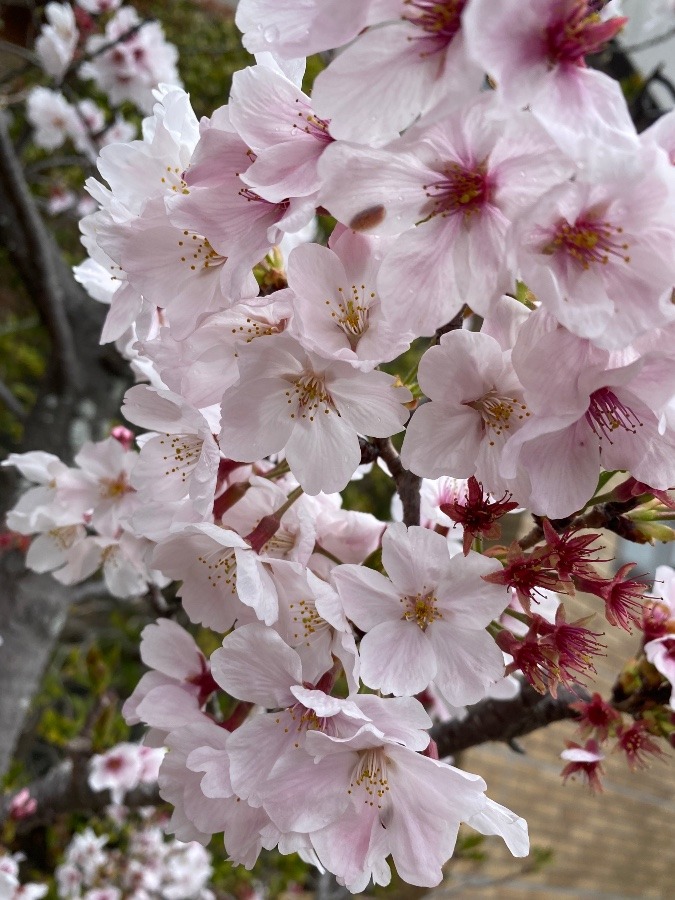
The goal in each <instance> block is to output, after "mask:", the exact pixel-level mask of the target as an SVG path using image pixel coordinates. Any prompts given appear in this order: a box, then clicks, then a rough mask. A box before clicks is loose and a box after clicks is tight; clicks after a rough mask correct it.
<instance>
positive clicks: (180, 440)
mask: <svg viewBox="0 0 675 900" xmlns="http://www.w3.org/2000/svg"><path fill="white" fill-rule="evenodd" d="M159 443H160V444H161V445H162V446H163V447H164V450H165V452H166V456H163V457H162V459H163V460H164V462H165V463H166V464H167V469H166V471H165V472H164V474H165V475H175V474H176V473H177V472H179V473H180V477H181V479H182V480H183V481H187V479H188V477H189V476H190V474H191V473H192V470H193V469H194V467H195V466H196V465H197V463H198V461H199V457H200V455H201V452H202V446H203V444H204V441H203V440H202V439H201V438H199V437H197V435H194V434H174V435H173V436H172V435H170V434H167V436H166V438H162V439H161V440H160V442H159Z"/></svg>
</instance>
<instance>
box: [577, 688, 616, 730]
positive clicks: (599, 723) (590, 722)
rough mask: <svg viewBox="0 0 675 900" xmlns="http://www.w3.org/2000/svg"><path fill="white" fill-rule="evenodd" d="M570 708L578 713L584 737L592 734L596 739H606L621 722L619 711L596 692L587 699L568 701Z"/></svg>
mask: <svg viewBox="0 0 675 900" xmlns="http://www.w3.org/2000/svg"><path fill="white" fill-rule="evenodd" d="M570 709H573V710H574V711H575V712H576V713H578V715H579V731H580V732H581V734H582V735H583V736H584V737H587V736H588V735H589V734H593V735H594V737H596V738H597V740H598V741H606V740H607V738H608V737H609V735H610V732H613V731H615V730H616V728H617V725H619V724H621V722H622V718H621V713H619V712H617V710H615V709H614V708H613V707H612V706H610V705H609V703H607V702H606V701H605V700H603V699H602V697H601V696H600V694H598V693H597V692H596V693H594V694H593V696H592V697H591V699H590V700H589V701H584V700H579V701H577V702H576V703H570Z"/></svg>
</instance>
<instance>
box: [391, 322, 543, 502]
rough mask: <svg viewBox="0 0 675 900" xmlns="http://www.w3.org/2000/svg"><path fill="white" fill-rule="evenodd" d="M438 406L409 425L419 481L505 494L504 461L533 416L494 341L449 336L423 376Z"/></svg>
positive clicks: (407, 449)
mask: <svg viewBox="0 0 675 900" xmlns="http://www.w3.org/2000/svg"><path fill="white" fill-rule="evenodd" d="M417 379H418V382H419V385H420V388H421V389H422V390H423V391H424V392H425V394H426V395H427V396H428V397H429V398H430V400H431V403H425V404H423V405H422V406H419V407H418V408H417V410H416V411H415V414H414V415H413V417H412V420H411V422H410V424H409V425H408V428H407V431H406V435H405V440H404V442H403V448H402V451H401V460H402V462H403V465H404V466H406V468H408V469H411V470H412V471H413V472H415V473H416V474H417V475H424V476H425V477H427V478H438V477H439V476H440V475H452V476H454V477H456V478H468V477H469V476H473V475H475V476H476V478H478V479H479V480H480V481H481V482H482V483H483V484H485V486H486V488H487V490H489V491H491V492H493V493H498V492H500V491H505V490H507V489H508V487H511V488H512V489H513V490H514V491H515V492H516V498H517V499H518V497H519V493H518V490H519V488H520V489H522V488H521V484H520V482H516V483H515V484H510V483H509V482H508V481H506V480H505V479H504V478H502V476H501V473H500V463H501V454H502V451H503V447H504V445H505V443H506V441H507V439H508V438H509V436H510V435H511V434H513V433H514V432H516V431H517V430H518V428H520V427H521V426H522V424H523V423H524V422H525V420H526V418H528V417H529V415H530V412H529V410H528V408H527V404H526V403H525V402H524V398H523V390H522V387H521V385H520V383H519V381H518V378H517V376H516V375H515V373H514V371H513V368H512V366H511V361H510V354H508V353H503V352H502V350H501V348H500V346H499V344H498V343H497V342H496V341H495V340H494V338H491V337H488V335H484V334H480V333H474V332H470V331H465V330H459V331H453V332H450V333H449V334H445V335H443V337H442V338H441V341H440V344H438V345H436V346H434V347H431V348H430V349H429V350H427V352H426V353H425V354H424V356H423V357H422V359H421V360H420V363H419V367H418V370H417Z"/></svg>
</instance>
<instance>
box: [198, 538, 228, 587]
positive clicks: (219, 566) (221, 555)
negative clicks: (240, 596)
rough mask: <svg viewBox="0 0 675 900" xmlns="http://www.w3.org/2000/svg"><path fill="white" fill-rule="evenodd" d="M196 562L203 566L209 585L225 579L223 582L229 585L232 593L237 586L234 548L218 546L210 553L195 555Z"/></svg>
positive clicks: (214, 585) (215, 584) (213, 585)
mask: <svg viewBox="0 0 675 900" xmlns="http://www.w3.org/2000/svg"><path fill="white" fill-rule="evenodd" d="M197 562H200V563H201V564H202V565H203V566H205V568H206V571H207V575H206V577H207V581H208V582H209V584H210V585H211V587H214V588H215V587H218V586H219V582H220V581H222V580H223V579H225V584H227V585H229V586H230V591H231V592H232V593H233V594H234V593H235V592H236V588H237V560H236V557H235V555H234V550H232V549H230V548H228V547H218V548H217V549H215V550H213V551H212V552H211V553H206V554H202V555H201V556H198V557H197Z"/></svg>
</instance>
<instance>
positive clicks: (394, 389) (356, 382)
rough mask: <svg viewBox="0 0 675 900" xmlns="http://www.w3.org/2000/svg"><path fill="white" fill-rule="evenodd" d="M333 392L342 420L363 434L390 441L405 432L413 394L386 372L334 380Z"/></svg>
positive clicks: (331, 384)
mask: <svg viewBox="0 0 675 900" xmlns="http://www.w3.org/2000/svg"><path fill="white" fill-rule="evenodd" d="M329 387H330V392H331V396H332V397H333V400H334V401H335V405H336V406H337V408H338V410H339V411H340V413H341V415H342V418H343V419H344V420H345V422H347V423H348V424H349V425H350V426H351V427H352V428H353V429H354V430H355V431H357V432H358V433H359V434H367V435H369V436H371V437H380V438H382V437H389V436H390V435H392V434H397V433H398V432H399V431H402V430H403V427H404V425H405V423H406V421H407V420H408V416H409V412H408V410H407V409H406V408H405V407H404V405H403V404H404V403H409V402H410V401H411V400H412V394H411V393H410V391H409V390H408V389H407V388H406V387H403V386H401V385H398V386H397V385H396V383H395V381H394V378H393V377H392V376H391V375H388V374H387V373H386V372H377V371H373V372H363V373H361V374H360V375H358V376H357V377H354V378H340V377H338V378H333V379H331V381H330V386H329Z"/></svg>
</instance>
